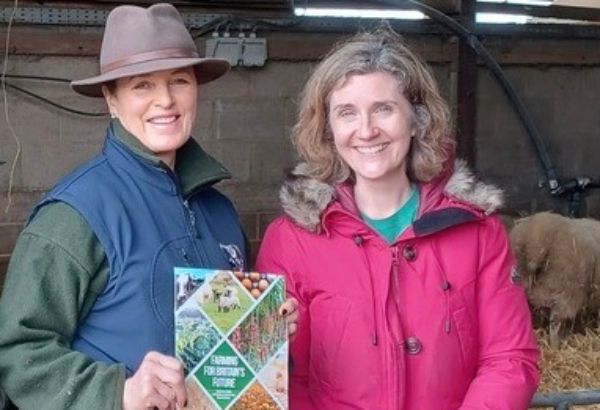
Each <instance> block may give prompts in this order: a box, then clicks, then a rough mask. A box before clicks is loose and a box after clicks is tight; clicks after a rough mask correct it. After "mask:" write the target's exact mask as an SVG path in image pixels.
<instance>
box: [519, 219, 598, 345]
mask: <svg viewBox="0 0 600 410" xmlns="http://www.w3.org/2000/svg"><path fill="white" fill-rule="evenodd" d="M510 242H511V247H512V249H513V252H514V254H515V257H516V258H517V263H518V267H519V272H520V274H521V277H522V279H523V284H524V286H525V290H526V292H527V296H528V299H529V302H530V304H531V306H532V308H534V309H536V308H549V309H550V331H549V334H550V344H551V346H552V347H558V345H559V344H560V340H561V339H562V337H564V336H565V334H566V330H567V329H566V326H565V325H566V322H567V321H572V320H574V319H575V318H576V317H577V316H578V315H579V314H580V313H582V312H583V311H584V310H585V311H589V312H595V311H597V310H598V309H599V308H600V292H599V288H600V221H597V220H594V219H588V218H579V219H572V218H567V217H564V216H561V215H557V214H553V213H550V212H541V213H538V214H534V215H532V216H529V217H526V218H523V219H521V220H519V221H517V223H516V224H515V226H514V227H513V228H512V230H511V231H510Z"/></svg>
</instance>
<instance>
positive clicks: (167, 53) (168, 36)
mask: <svg viewBox="0 0 600 410" xmlns="http://www.w3.org/2000/svg"><path fill="white" fill-rule="evenodd" d="M228 70H229V65H228V63H227V62H226V61H224V60H219V59H209V58H200V57H199V56H198V53H197V50H196V46H195V44H194V41H193V40H192V38H191V36H190V34H189V32H188V31H187V29H186V28H185V26H184V24H183V22H182V19H181V17H180V15H179V14H178V12H177V11H176V9H175V8H174V7H173V6H172V5H169V4H156V5H153V6H151V7H149V8H147V9H144V8H140V7H135V6H120V7H117V8H115V9H114V10H113V11H112V12H111V13H110V14H109V16H108V19H107V22H106V28H105V33H104V38H103V42H102V49H101V54H100V75H98V76H95V77H92V78H88V79H85V80H80V81H74V82H73V83H72V87H73V89H74V90H75V91H76V92H78V93H80V94H83V95H86V96H90V97H104V99H105V100H106V103H107V106H108V109H109V110H110V114H111V117H112V120H111V122H110V124H109V126H108V129H107V134H106V140H105V145H104V148H103V150H102V152H101V153H100V154H99V155H98V156H97V157H95V158H93V159H92V160H90V161H89V162H88V163H86V164H84V165H83V166H81V167H79V168H78V169H77V170H75V171H74V172H73V173H71V174H70V175H68V176H67V177H65V178H64V179H62V180H61V181H60V182H59V183H58V184H57V185H56V186H55V187H54V188H53V189H52V190H51V191H50V192H49V193H48V195H47V196H46V197H45V198H44V199H43V200H42V201H41V202H40V203H39V204H38V205H37V206H36V207H35V209H34V211H33V213H32V216H31V218H30V219H29V221H28V223H27V225H26V227H25V229H24V230H23V232H22V233H21V235H20V237H19V239H18V241H17V244H16V247H15V249H14V252H13V257H12V260H11V263H10V267H9V271H8V275H7V279H6V282H5V289H4V295H3V298H2V300H1V301H0V384H1V386H2V388H3V389H4V390H5V391H6V393H7V395H8V396H9V398H10V399H11V400H12V401H13V402H14V403H15V404H16V405H17V406H18V407H19V408H20V409H22V410H27V409H31V410H33V409H35V410H37V409H110V410H117V409H125V410H138V409H148V408H150V409H153V408H158V409H174V408H175V406H176V405H179V406H183V405H184V403H185V401H186V398H187V395H186V391H185V385H184V375H183V368H182V365H181V363H180V362H179V360H177V359H176V358H174V357H173V354H174V346H173V343H174V342H173V306H174V289H173V288H174V284H173V282H174V280H173V267H174V266H190V267H210V268H217V269H244V268H245V266H243V265H244V261H245V259H246V258H245V256H244V254H245V247H246V243H245V238H244V235H243V232H242V229H241V227H240V224H239V221H238V216H237V214H236V212H235V210H234V208H233V206H232V204H231V202H230V201H229V200H228V199H227V198H225V197H224V196H223V195H222V194H220V193H219V192H218V191H217V190H215V189H214V188H213V187H212V185H213V184H215V183H216V182H218V181H220V180H222V179H225V178H229V177H230V176H229V174H228V172H227V171H226V170H225V169H224V168H223V167H222V166H221V165H220V164H219V163H218V162H217V161H215V160H214V159H213V158H212V157H210V156H209V155H208V154H206V153H205V152H204V151H203V150H202V149H201V148H200V146H199V145H198V144H197V143H196V142H195V141H194V140H193V139H192V138H190V134H191V131H192V129H193V126H194V122H195V119H196V104H197V103H196V101H197V96H198V84H202V83H206V82H209V81H213V80H215V79H217V78H219V77H221V76H222V75H224V74H225V73H227V71H228ZM281 311H282V312H286V313H287V319H288V322H289V323H290V327H289V328H290V332H293V331H294V329H295V323H294V322H295V317H296V312H295V301H293V300H288V301H286V302H285V303H284V304H283V305H282V307H281Z"/></svg>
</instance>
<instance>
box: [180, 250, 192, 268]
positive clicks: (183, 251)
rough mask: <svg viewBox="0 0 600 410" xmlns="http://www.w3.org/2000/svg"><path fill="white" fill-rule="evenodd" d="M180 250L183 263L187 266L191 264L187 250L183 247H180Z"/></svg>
mask: <svg viewBox="0 0 600 410" xmlns="http://www.w3.org/2000/svg"><path fill="white" fill-rule="evenodd" d="M180 251H181V256H182V257H183V260H184V261H185V263H186V264H187V265H188V266H191V263H190V256H189V255H188V254H187V252H186V251H185V249H184V248H180Z"/></svg>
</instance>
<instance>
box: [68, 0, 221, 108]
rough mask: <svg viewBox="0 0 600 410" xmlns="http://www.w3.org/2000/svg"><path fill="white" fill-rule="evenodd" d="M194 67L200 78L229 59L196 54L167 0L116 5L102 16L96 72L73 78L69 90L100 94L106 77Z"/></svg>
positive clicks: (213, 75)
mask: <svg viewBox="0 0 600 410" xmlns="http://www.w3.org/2000/svg"><path fill="white" fill-rule="evenodd" d="M191 66H193V67H194V70H195V71H196V79H197V80H198V84H203V83H208V82H210V81H213V80H216V79H217V78H219V77H221V76H222V75H223V74H225V73H227V72H228V71H229V68H230V66H229V63H228V62H227V60H223V59H219V58H200V56H199V55H198V50H197V48H196V44H195V43H194V40H193V39H192V36H191V35H190V33H189V31H188V30H187V28H186V27H185V25H184V23H183V20H182V18H181V16H180V14H179V12H177V10H176V9H175V7H173V6H172V5H171V4H167V3H159V4H154V5H152V6H150V7H149V8H147V9H146V8H142V7H137V6H119V7H116V8H114V9H113V10H112V11H111V12H110V13H109V14H108V18H107V19H106V27H105V29H104V38H103V39H102V48H101V50H100V75H98V76H95V77H91V78H86V79H83V80H77V81H72V82H71V87H72V88H73V90H75V91H76V92H78V93H79V94H83V95H87V96H89V97H102V85H103V84H105V83H106V82H108V81H112V80H116V79H118V78H122V77H129V76H132V75H140V74H148V73H151V72H154V71H161V70H172V69H176V68H183V67H191Z"/></svg>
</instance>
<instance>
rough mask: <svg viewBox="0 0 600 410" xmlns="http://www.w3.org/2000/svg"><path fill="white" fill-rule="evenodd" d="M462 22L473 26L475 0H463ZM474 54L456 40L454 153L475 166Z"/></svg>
mask: <svg viewBox="0 0 600 410" xmlns="http://www.w3.org/2000/svg"><path fill="white" fill-rule="evenodd" d="M460 20H461V22H462V25H463V26H464V27H466V28H467V29H468V30H469V31H472V29H473V26H474V25H475V0H463V1H462V7H461V10H460ZM476 95H477V54H476V53H475V51H473V48H472V47H471V46H470V44H469V42H468V40H466V39H465V38H463V37H460V38H459V42H458V76H457V85H456V129H457V134H456V139H457V152H456V154H457V156H458V157H459V158H462V159H464V160H465V161H467V164H469V165H470V166H471V167H472V168H475V166H476V159H477V158H476V153H477V148H476V140H475V135H476V128H477V120H476V119H477V102H476Z"/></svg>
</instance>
